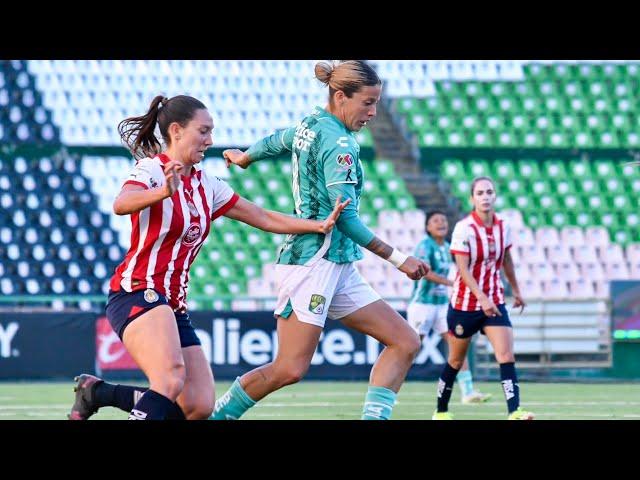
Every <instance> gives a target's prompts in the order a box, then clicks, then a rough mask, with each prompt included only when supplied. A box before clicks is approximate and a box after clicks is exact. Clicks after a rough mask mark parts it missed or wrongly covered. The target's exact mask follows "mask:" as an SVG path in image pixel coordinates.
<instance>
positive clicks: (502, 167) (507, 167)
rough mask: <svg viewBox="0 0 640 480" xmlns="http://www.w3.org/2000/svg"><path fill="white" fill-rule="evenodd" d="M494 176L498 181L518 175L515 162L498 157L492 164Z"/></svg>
mask: <svg viewBox="0 0 640 480" xmlns="http://www.w3.org/2000/svg"><path fill="white" fill-rule="evenodd" d="M491 172H492V176H493V177H494V178H495V180H496V181H508V180H511V179H513V178H515V176H516V172H515V170H514V168H513V162H512V161H511V160H509V159H504V158H497V159H496V160H494V162H493V163H492V164H491Z"/></svg>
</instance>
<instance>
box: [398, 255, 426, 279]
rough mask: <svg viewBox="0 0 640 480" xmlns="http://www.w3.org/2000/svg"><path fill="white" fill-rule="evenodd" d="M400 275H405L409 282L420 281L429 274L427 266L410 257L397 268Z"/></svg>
mask: <svg viewBox="0 0 640 480" xmlns="http://www.w3.org/2000/svg"><path fill="white" fill-rule="evenodd" d="M398 270H400V271H401V272H402V273H405V274H406V275H407V277H409V278H410V279H411V280H420V279H421V278H422V277H424V276H425V275H426V274H427V273H429V270H430V268H429V265H428V264H426V263H425V262H423V261H422V260H420V259H418V258H416V257H413V256H410V257H407V259H406V260H405V261H404V263H403V264H402V265H400V267H399V268H398Z"/></svg>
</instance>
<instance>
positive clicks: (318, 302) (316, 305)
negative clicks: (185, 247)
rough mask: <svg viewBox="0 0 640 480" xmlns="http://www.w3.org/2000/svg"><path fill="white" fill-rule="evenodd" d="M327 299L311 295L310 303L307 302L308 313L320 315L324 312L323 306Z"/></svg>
mask: <svg viewBox="0 0 640 480" xmlns="http://www.w3.org/2000/svg"><path fill="white" fill-rule="evenodd" d="M326 302H327V299H326V298H324V297H323V296H322V295H316V294H314V295H311V302H309V311H310V312H311V313H315V314H317V315H321V314H322V312H324V304H325V303H326Z"/></svg>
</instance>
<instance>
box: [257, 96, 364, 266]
mask: <svg viewBox="0 0 640 480" xmlns="http://www.w3.org/2000/svg"><path fill="white" fill-rule="evenodd" d="M285 150H290V151H291V162H292V183H291V185H292V190H293V200H294V205H295V213H296V215H297V216H298V217H299V218H308V219H312V220H323V219H325V218H327V217H328V216H329V214H330V213H331V211H332V210H333V206H334V203H335V200H336V197H337V196H338V195H341V197H342V201H345V200H346V199H347V198H350V199H351V203H350V204H349V205H348V206H347V207H346V208H345V210H344V211H343V212H342V214H341V216H340V218H339V219H338V222H337V225H336V227H337V228H334V229H333V230H332V231H331V233H330V234H329V235H323V234H316V233H308V234H297V235H288V236H287V237H286V239H285V241H284V243H283V245H282V246H281V247H280V251H279V254H278V260H277V263H279V264H285V265H305V264H308V263H311V261H313V260H315V259H317V258H325V259H327V260H329V261H331V262H335V263H350V262H354V261H356V260H360V259H361V258H362V257H363V255H362V251H361V250H360V247H359V246H358V244H357V243H356V241H354V240H358V243H360V245H366V244H367V242H368V241H370V240H371V239H373V237H374V235H373V232H371V231H370V230H368V229H366V228H363V226H362V224H361V222H360V220H359V219H358V217H357V213H358V209H359V202H360V194H361V193H362V187H363V181H364V180H363V171H362V163H361V162H360V158H359V154H360V146H359V145H358V143H357V142H356V139H355V136H354V135H353V133H352V132H350V131H349V130H347V128H346V127H345V126H344V125H343V124H342V122H340V120H338V119H337V118H336V117H335V116H334V115H332V114H331V113H329V112H327V111H326V110H325V109H323V108H320V107H316V108H315V109H314V111H313V112H312V113H311V115H309V116H307V117H305V118H304V119H303V120H302V121H301V122H300V123H299V124H298V125H297V126H296V127H292V128H288V129H286V130H282V131H280V132H277V133H276V134H274V135H271V136H270V137H267V138H265V139H263V140H262V141H260V142H258V143H257V144H255V145H253V146H252V147H251V148H250V149H249V150H247V153H248V154H249V156H250V157H251V158H252V159H263V158H269V157H274V156H277V155H279V154H281V153H283V152H284V151H285ZM348 222H349V223H350V224H351V225H350V226H348V225H346V224H347V223H348ZM354 225H356V227H357V228H359V230H357V232H359V235H353V234H352V233H350V236H348V235H347V234H346V233H345V232H347V233H349V232H350V231H351V230H354V229H353V226H354ZM352 238H353V239H352Z"/></svg>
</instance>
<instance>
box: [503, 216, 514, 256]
mask: <svg viewBox="0 0 640 480" xmlns="http://www.w3.org/2000/svg"><path fill="white" fill-rule="evenodd" d="M502 231H503V232H504V249H505V251H506V250H507V249H509V248H511V247H512V246H513V241H512V238H511V227H510V226H509V222H506V221H505V220H504V219H503V220H502Z"/></svg>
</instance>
